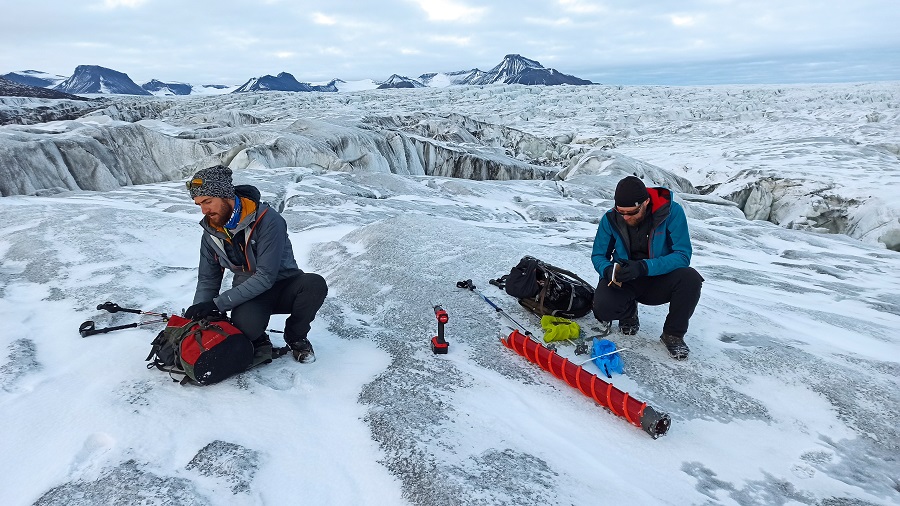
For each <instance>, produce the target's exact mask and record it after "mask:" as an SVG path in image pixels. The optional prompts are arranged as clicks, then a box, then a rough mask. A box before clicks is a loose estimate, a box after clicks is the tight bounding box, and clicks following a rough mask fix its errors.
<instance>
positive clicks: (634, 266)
mask: <svg viewBox="0 0 900 506" xmlns="http://www.w3.org/2000/svg"><path fill="white" fill-rule="evenodd" d="M646 275H647V263H646V262H644V261H643V260H638V261H637V262H628V263H626V264H625V265H623V266H622V268H620V269H619V270H617V271H616V281H621V282H622V283H627V282H629V281H634V280H635V279H637V278H639V277H641V276H646Z"/></svg>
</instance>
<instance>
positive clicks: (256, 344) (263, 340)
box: [251, 332, 272, 350]
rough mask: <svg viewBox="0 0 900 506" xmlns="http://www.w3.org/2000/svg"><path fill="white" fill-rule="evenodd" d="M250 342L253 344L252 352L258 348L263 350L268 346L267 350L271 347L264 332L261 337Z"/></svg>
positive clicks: (270, 342)
mask: <svg viewBox="0 0 900 506" xmlns="http://www.w3.org/2000/svg"><path fill="white" fill-rule="evenodd" d="M251 342H252V343H253V349H254V350H256V349H259V348H264V347H266V346H268V347H269V348H271V347H272V341H270V340H269V335H268V334H266V333H265V332H263V335H261V336H259V337H257V338H256V339H254V340H253V341H251Z"/></svg>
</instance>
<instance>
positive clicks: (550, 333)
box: [541, 315, 581, 343]
mask: <svg viewBox="0 0 900 506" xmlns="http://www.w3.org/2000/svg"><path fill="white" fill-rule="evenodd" d="M541 328H542V329H544V342H545V343H549V342H552V341H565V340H568V339H573V340H574V339H577V338H578V336H579V335H581V327H579V326H578V324H577V323H575V322H573V321H572V320H567V319H566V318H562V317H559V316H550V315H545V316H542V317H541Z"/></svg>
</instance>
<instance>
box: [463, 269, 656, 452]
mask: <svg viewBox="0 0 900 506" xmlns="http://www.w3.org/2000/svg"><path fill="white" fill-rule="evenodd" d="M456 286H457V287H458V288H467V289H469V290H471V291H473V292H475V293H477V294H478V295H480V296H481V298H482V299H484V300H485V302H487V303H488V304H490V305H491V307H493V308H494V309H495V310H496V311H497V312H498V313H500V314H501V315H503V316H504V317H506V318H507V319H508V320H510V321H512V322H513V323H515V324H516V326H517V327H519V329H521V330H522V332H524V334H523V333H522V332H519V330H518V329H515V330H513V331H512V333H511V334H510V335H509V336H507V337H506V338H501V339H500V342H502V343H503V346H506V347H507V348H509V349H511V350H513V351H514V352H516V353H518V354H519V355H521V356H523V357H525V358H526V359H528V361H529V362H531V363H533V364H536V365H537V366H538V367H540V368H541V369H543V370H545V371H547V372H549V373H550V374H552V375H554V376H556V377H557V378H559V379H561V380H563V381H565V382H566V384H568V385H569V386H570V387H572V388H577V389H578V391H579V392H581V393H582V394H584V395H586V396H588V397H590V398H591V399H593V400H594V401H595V402H596V403H597V404H599V405H601V406H603V407H605V408H607V409H609V410H610V411H612V412H613V414H615V415H618V416H621V417H622V418H624V419H625V420H627V421H628V423H630V424H632V425H634V426H635V427H639V428H641V429H643V430H644V432H646V433H647V434H650V437H652V438H653V439H656V438H658V437H659V436H663V435H665V434H666V432H668V430H669V426H670V425H671V424H672V419H671V418H670V417H669V415H668V414H666V413H661V412H659V411H657V410H655V409H654V408H653V407H651V406H650V405H648V404H647V403H646V402H641V401H639V400H637V399H635V398H634V397H632V396H631V395H629V394H628V392H623V391H622V390H619V389H618V388H616V387H614V386H613V385H612V384H611V383H607V382H605V381H603V380H602V379H600V378H598V377H597V376H596V375H594V374H591V373H589V372H587V371H585V370H584V368H583V367H582V366H581V365H579V364H576V363H574V362H569V359H567V358H565V357H562V356H561V355H559V354H557V353H556V351H555V350H552V349H549V348H547V347H546V346H544V345H543V343H540V342H539V341H538V340H537V339H535V338H534V336H533V335H531V332H528V331H527V330H525V328H523V327H522V326H521V325H520V324H519V322H517V321H516V320H514V319H513V318H512V317H511V316H509V315H508V314H506V312H505V311H503V310H502V309H500V308H499V307H498V306H497V305H496V304H494V303H493V302H492V301H491V300H490V299H488V298H487V297H485V295H484V294H483V293H481V292H480V291H478V290H476V289H475V285H474V284H472V280H471V279H467V280H465V281H460V282H458V283H456Z"/></svg>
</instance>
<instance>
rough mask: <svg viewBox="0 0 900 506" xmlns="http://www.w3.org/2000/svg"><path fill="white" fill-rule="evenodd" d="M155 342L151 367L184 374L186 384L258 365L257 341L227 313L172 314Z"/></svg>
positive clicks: (216, 378)
mask: <svg viewBox="0 0 900 506" xmlns="http://www.w3.org/2000/svg"><path fill="white" fill-rule="evenodd" d="M151 345H152V346H153V348H152V349H151V350H150V354H149V355H147V360H148V361H150V363H149V364H147V368H148V369H152V368H153V367H156V368H157V369H159V370H160V371H164V372H167V373H169V374H170V375H173V374H175V375H181V376H183V378H182V379H181V384H182V385H184V384H187V383H194V384H198V385H210V384H213V383H218V382H219V381H222V380H223V379H225V378H228V377H229V376H232V375H234V374H237V373H239V372H242V371H246V370H247V369H249V368H250V367H252V366H253V365H256V364H255V363H254V350H253V344H252V343H251V342H250V340H249V339H248V338H247V336H245V335H244V334H243V333H242V332H241V331H240V330H238V328H237V327H235V326H234V325H232V324H231V322H230V321H229V320H228V319H227V318H225V317H218V318H216V317H212V318H208V319H203V320H188V319H187V318H182V317H180V316H171V317H169V322H168V324H167V325H166V328H165V329H163V330H162V331H161V332H160V333H159V335H157V336H156V338H155V339H154V340H153V342H152V343H151ZM176 381H177V380H176Z"/></svg>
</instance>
